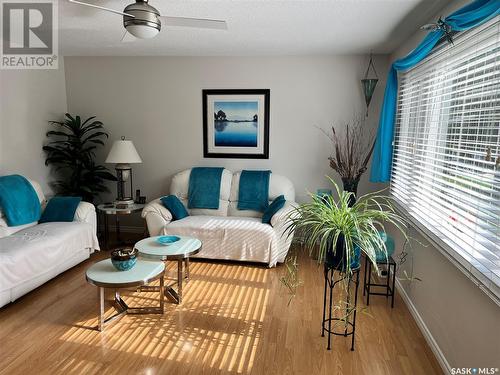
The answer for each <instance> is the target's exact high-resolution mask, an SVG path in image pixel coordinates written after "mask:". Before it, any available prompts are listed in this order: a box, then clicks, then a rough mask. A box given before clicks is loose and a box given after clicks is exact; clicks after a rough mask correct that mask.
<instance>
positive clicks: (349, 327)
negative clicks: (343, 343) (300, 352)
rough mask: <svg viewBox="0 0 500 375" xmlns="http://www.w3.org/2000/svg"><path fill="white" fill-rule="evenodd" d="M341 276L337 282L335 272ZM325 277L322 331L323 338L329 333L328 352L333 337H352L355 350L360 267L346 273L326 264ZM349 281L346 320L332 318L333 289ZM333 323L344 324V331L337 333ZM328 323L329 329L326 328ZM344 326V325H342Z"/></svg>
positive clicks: (352, 345)
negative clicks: (353, 289)
mask: <svg viewBox="0 0 500 375" xmlns="http://www.w3.org/2000/svg"><path fill="white" fill-rule="evenodd" d="M336 271H337V274H338V275H339V277H338V279H337V280H335V272H336ZM324 275H325V291H324V296H323V324H322V330H321V337H325V332H328V347H327V350H330V349H331V335H332V334H333V335H337V336H344V337H347V336H352V338H351V350H352V351H353V350H354V333H355V331H356V308H357V303H358V286H359V267H358V268H356V269H352V270H351V272H349V273H346V272H343V271H340V270H338V269H337V268H336V267H329V266H328V265H327V264H326V263H325V268H324ZM346 279H347V293H346V306H345V315H346V316H345V319H343V318H336V317H332V300H333V288H334V287H335V285H337V284H338V283H340V282H342V281H344V280H346ZM351 284H354V287H355V293H354V308H351ZM328 291H329V308H328V318H327V317H326V302H327V301H326V300H327V292H328ZM332 321H333V322H337V321H338V322H342V323H343V326H344V329H343V330H342V331H341V332H338V331H335V326H334V327H333V329H332ZM326 323H328V328H326V327H325V325H326ZM340 325H342V324H340Z"/></svg>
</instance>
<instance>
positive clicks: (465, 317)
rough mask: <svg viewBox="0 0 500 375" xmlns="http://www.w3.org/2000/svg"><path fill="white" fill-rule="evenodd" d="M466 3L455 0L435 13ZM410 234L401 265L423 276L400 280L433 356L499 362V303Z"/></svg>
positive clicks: (470, 363) (463, 363) (467, 362)
mask: <svg viewBox="0 0 500 375" xmlns="http://www.w3.org/2000/svg"><path fill="white" fill-rule="evenodd" d="M465 3H467V1H456V2H454V4H453V5H452V6H450V7H448V8H447V9H444V10H442V11H441V12H439V13H438V14H437V15H436V18H435V19H437V17H439V16H441V15H445V16H446V15H448V14H450V13H451V12H453V11H454V10H456V9H458V8H459V7H461V6H463V5H464V4H465ZM435 19H433V20H429V21H435ZM424 36H425V33H423V32H421V31H419V32H417V33H416V34H415V35H414V37H413V38H411V39H410V40H408V42H406V43H405V44H404V45H402V46H400V48H399V49H398V50H397V51H396V52H395V53H394V54H393V56H391V61H394V60H395V59H396V58H398V57H401V56H404V55H405V54H406V53H408V52H409V51H411V50H412V49H413V48H415V47H416V45H417V44H418V43H419V42H420V40H422V38H423V37H424ZM393 234H394V235H395V237H396V238H395V239H396V248H397V249H401V248H402V246H403V242H404V241H403V239H402V236H398V235H396V233H393ZM410 234H411V235H413V236H414V237H415V240H414V241H412V249H411V255H410V258H409V261H408V262H407V263H406V264H405V265H404V269H405V270H406V271H407V272H408V274H413V276H416V277H419V278H420V279H422V281H421V282H419V281H413V282H411V283H410V282H402V286H403V288H404V292H406V295H407V297H408V298H409V304H410V307H411V305H413V307H414V310H413V312H414V313H416V314H417V315H418V316H420V318H421V321H420V323H421V324H422V323H423V324H424V325H425V327H424V329H423V331H424V333H426V330H428V331H427V334H430V335H431V336H432V338H431V339H430V340H431V346H432V345H434V350H435V351H437V352H438V359H439V360H440V361H441V362H442V363H445V362H447V363H448V365H449V366H450V367H500V307H499V306H498V305H496V303H494V302H493V301H492V300H491V299H490V298H489V297H488V296H487V295H486V294H485V293H484V292H483V291H481V290H480V289H479V288H478V287H477V286H475V284H474V283H473V282H472V281H471V280H469V279H468V278H467V277H466V276H465V275H464V274H463V273H462V272H461V271H460V270H459V269H457V268H456V267H455V266H454V265H453V264H452V263H451V262H450V261H449V260H448V259H447V258H445V256H444V255H442V254H441V253H440V252H439V250H438V249H436V248H435V247H433V246H432V245H431V244H429V243H428V241H426V240H425V239H424V238H423V237H422V236H421V235H420V234H418V232H415V231H413V230H412V231H410ZM417 241H418V242H421V243H423V244H426V245H427V246H422V245H421V244H419V243H418V242H417ZM418 316H417V321H418V320H419V318H418ZM439 352H440V353H441V354H440V353H439Z"/></svg>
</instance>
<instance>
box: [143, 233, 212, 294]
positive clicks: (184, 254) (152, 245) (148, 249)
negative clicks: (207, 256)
mask: <svg viewBox="0 0 500 375" xmlns="http://www.w3.org/2000/svg"><path fill="white" fill-rule="evenodd" d="M158 237H160V236H154V237H148V238H145V239H143V240H141V241H139V242H137V243H136V244H135V246H134V247H135V248H136V249H137V250H138V251H139V255H140V256H141V257H144V258H148V259H157V260H163V261H164V262H167V261H168V260H176V261H177V291H176V290H175V289H174V288H172V285H169V286H167V287H166V288H165V295H166V296H167V297H169V298H170V299H172V300H173V301H174V302H175V303H177V304H180V303H181V302H182V283H183V280H184V276H183V270H182V268H183V263H184V262H186V277H185V278H186V283H187V282H188V281H189V257H190V256H191V255H194V254H197V253H199V252H200V250H201V246H202V242H201V241H200V240H199V239H197V238H193V237H186V236H178V237H180V240H179V241H177V242H174V243H172V244H170V245H162V244H160V243H159V242H158V241H157V238H158ZM141 289H143V290H151V289H155V290H156V288H155V287H154V286H153V287H148V286H146V287H142V288H141Z"/></svg>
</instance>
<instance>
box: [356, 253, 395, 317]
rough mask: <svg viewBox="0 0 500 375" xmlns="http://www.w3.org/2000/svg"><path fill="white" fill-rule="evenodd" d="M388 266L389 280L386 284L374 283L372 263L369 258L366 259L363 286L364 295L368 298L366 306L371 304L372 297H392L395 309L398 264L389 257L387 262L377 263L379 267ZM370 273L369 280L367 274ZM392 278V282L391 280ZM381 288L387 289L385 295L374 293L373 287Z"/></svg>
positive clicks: (392, 306) (392, 304)
mask: <svg viewBox="0 0 500 375" xmlns="http://www.w3.org/2000/svg"><path fill="white" fill-rule="evenodd" d="M384 264H385V265H387V279H386V283H385V284H377V283H372V262H370V260H369V259H368V258H365V277H364V283H363V284H364V285H363V295H365V294H366V295H367V297H366V305H367V306H368V305H369V304H370V296H373V295H377V296H385V297H386V298H389V297H391V308H394V289H395V284H396V262H395V261H394V259H393V258H392V256H389V259H388V260H387V261H385V260H382V261H377V265H384ZM367 273H368V278H367V277H366V274H367ZM391 276H392V280H391ZM374 286H375V287H380V288H384V289H385V293H378V292H372V291H371V288H372V287H374Z"/></svg>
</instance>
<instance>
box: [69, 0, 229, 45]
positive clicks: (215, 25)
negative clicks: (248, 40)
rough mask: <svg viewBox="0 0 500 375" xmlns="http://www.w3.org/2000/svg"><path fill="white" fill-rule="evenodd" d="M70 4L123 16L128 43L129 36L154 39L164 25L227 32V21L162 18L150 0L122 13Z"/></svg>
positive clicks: (99, 7) (79, 2) (140, 0)
mask: <svg viewBox="0 0 500 375" xmlns="http://www.w3.org/2000/svg"><path fill="white" fill-rule="evenodd" d="M68 1H69V2H70V3H73V4H78V5H84V6H87V7H91V8H96V9H100V10H104V11H107V12H111V13H115V14H119V15H122V16H123V26H124V27H125V30H126V31H125V34H124V35H123V38H122V41H126V39H127V38H128V37H129V35H128V34H131V35H133V36H134V37H136V38H139V39H150V38H154V37H155V36H156V35H158V33H159V32H160V30H161V26H162V23H163V24H164V25H166V26H183V27H197V28H202V29H220V30H227V23H226V21H222V20H213V19H205V18H189V17H170V16H162V15H161V14H160V12H159V11H158V10H157V9H156V8H155V7H153V6H151V5H149V4H148V0H136V1H135V3H133V4H130V5H127V6H126V7H125V9H124V10H123V11H122V12H121V11H119V10H114V9H110V8H106V7H103V6H100V5H94V4H89V3H85V2H83V1H78V0H68Z"/></svg>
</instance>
